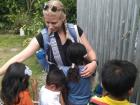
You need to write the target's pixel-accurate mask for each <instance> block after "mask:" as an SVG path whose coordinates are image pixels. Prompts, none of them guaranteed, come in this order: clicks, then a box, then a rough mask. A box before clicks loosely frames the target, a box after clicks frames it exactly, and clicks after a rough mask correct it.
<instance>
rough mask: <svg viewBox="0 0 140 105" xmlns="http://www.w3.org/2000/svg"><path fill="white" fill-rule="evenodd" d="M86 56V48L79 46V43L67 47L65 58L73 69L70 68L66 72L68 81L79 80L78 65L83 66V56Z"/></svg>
mask: <svg viewBox="0 0 140 105" xmlns="http://www.w3.org/2000/svg"><path fill="white" fill-rule="evenodd" d="M86 54H87V51H86V48H85V47H84V46H83V45H82V44H80V43H71V44H70V45H69V46H68V47H67V51H66V56H67V61H68V62H69V63H70V64H71V65H72V64H74V65H73V67H70V69H69V71H68V75H67V78H68V81H73V82H78V81H79V79H80V74H79V67H78V66H79V65H83V64H84V60H85V58H84V56H85V55H86Z"/></svg>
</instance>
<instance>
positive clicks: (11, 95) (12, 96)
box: [1, 63, 32, 105]
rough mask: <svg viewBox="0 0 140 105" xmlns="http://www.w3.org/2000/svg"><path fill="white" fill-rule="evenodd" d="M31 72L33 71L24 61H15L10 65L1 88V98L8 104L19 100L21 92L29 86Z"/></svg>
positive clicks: (10, 104)
mask: <svg viewBox="0 0 140 105" xmlns="http://www.w3.org/2000/svg"><path fill="white" fill-rule="evenodd" d="M31 74H32V71H31V70H30V69H29V68H28V67H27V66H25V65H24V64H22V63H13V64H11V65H10V66H9V67H8V69H7V71H6V73H5V75H4V77H3V79H2V88H1V98H2V100H3V102H4V103H6V105H13V104H14V103H18V102H19V100H20V99H19V93H20V92H21V91H24V90H26V89H27V88H28V85H29V77H30V76H31Z"/></svg>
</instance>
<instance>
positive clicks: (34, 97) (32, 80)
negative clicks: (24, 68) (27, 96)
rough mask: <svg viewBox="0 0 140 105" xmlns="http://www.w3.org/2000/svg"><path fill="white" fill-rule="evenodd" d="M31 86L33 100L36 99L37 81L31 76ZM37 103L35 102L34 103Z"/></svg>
mask: <svg viewBox="0 0 140 105" xmlns="http://www.w3.org/2000/svg"><path fill="white" fill-rule="evenodd" d="M31 88H32V92H33V100H34V101H38V81H37V79H35V78H31ZM34 105H37V104H34Z"/></svg>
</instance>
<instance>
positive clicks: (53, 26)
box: [44, 14, 64, 33]
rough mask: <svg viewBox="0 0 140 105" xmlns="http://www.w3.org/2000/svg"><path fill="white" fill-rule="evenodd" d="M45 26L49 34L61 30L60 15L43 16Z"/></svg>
mask: <svg viewBox="0 0 140 105" xmlns="http://www.w3.org/2000/svg"><path fill="white" fill-rule="evenodd" d="M44 18H45V23H46V26H47V27H48V31H49V33H50V32H59V31H61V30H62V24H63V22H64V21H63V19H62V18H60V15H59V16H58V15H55V14H48V15H46V16H44Z"/></svg>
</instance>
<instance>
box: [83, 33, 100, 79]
mask: <svg viewBox="0 0 140 105" xmlns="http://www.w3.org/2000/svg"><path fill="white" fill-rule="evenodd" d="M80 42H81V43H82V44H83V45H84V46H85V47H86V49H87V55H88V56H87V58H88V60H89V61H91V63H89V64H87V65H86V66H85V69H86V70H84V71H83V72H82V73H81V76H83V77H89V76H91V75H92V74H93V73H94V72H95V70H96V67H97V62H96V54H95V52H94V50H93V48H92V47H91V45H90V43H89V42H88V40H87V38H86V35H85V34H84V33H83V34H82V36H81V37H80Z"/></svg>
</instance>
